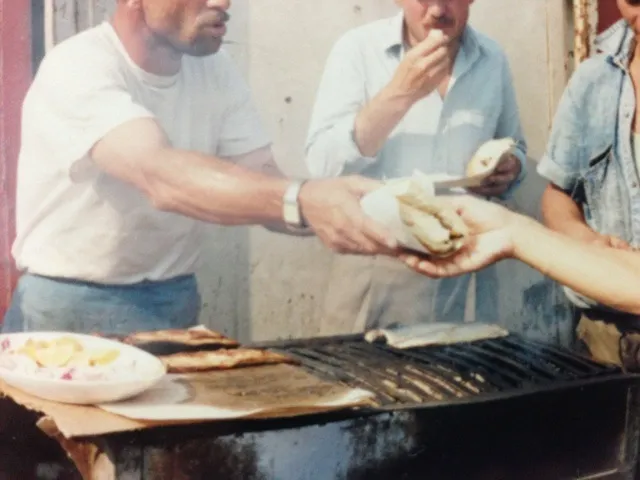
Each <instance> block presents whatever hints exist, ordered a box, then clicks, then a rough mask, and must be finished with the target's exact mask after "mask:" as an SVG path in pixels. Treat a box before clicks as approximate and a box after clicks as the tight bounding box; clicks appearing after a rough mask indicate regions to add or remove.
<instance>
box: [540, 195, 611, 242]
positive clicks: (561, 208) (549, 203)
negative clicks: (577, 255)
mask: <svg viewBox="0 0 640 480" xmlns="http://www.w3.org/2000/svg"><path fill="white" fill-rule="evenodd" d="M541 204H542V218H543V221H544V224H545V225H546V226H547V227H549V228H550V229H551V230H554V231H556V232H560V233H563V234H565V235H568V236H570V237H571V238H575V239H576V240H583V241H589V240H593V239H594V238H595V237H597V236H598V234H597V233H596V232H595V231H594V230H593V229H592V228H591V227H589V225H587V222H586V221H585V218H584V214H583V213H582V210H581V209H580V207H579V206H578V205H577V204H576V202H574V201H573V199H572V198H571V197H570V196H569V195H568V194H567V193H565V192H563V191H562V190H560V189H559V188H558V187H556V186H554V185H550V186H548V187H547V188H546V190H545V191H544V193H543V195H542V201H541Z"/></svg>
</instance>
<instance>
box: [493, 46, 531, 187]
mask: <svg viewBox="0 0 640 480" xmlns="http://www.w3.org/2000/svg"><path fill="white" fill-rule="evenodd" d="M502 65H503V68H502V85H503V87H502V111H501V112H500V117H499V118H498V125H497V128H496V138H506V137H511V138H513V139H514V140H515V141H516V149H515V152H514V153H515V155H516V157H518V160H520V166H521V169H520V175H518V178H516V179H515V180H514V181H513V182H512V183H511V185H510V186H509V188H508V190H507V191H506V192H505V193H504V194H502V195H501V196H500V198H501V199H508V198H510V197H511V196H512V195H513V193H514V192H515V190H516V189H517V188H518V187H519V186H520V184H521V183H522V181H523V180H524V179H525V177H526V176H527V142H526V140H525V138H524V134H523V133H522V125H521V123H520V111H519V108H518V102H517V100H516V92H515V88H514V86H513V77H512V75H511V69H510V68H509V63H508V61H507V59H506V57H505V58H504V61H503V64H502Z"/></svg>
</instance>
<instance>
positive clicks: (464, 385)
mask: <svg viewBox="0 0 640 480" xmlns="http://www.w3.org/2000/svg"><path fill="white" fill-rule="evenodd" d="M320 340H321V339H314V340H313V341H310V342H295V343H290V344H284V345H283V344H279V345H278V347H277V348H275V349H276V350H279V351H281V352H282V353H285V354H287V355H289V356H292V357H294V358H296V359H297V360H299V361H300V362H301V363H302V365H303V366H304V367H305V368H307V369H308V370H310V371H311V372H313V373H314V374H316V375H318V376H320V377H323V378H325V379H327V380H332V381H338V382H341V383H344V384H347V385H349V386H352V387H359V388H364V389H367V390H369V391H371V392H373V393H374V394H375V395H376V397H377V403H378V406H379V407H381V408H394V409H397V408H399V407H403V406H406V407H415V406H417V405H424V404H433V403H440V402H443V403H451V402H456V401H459V402H464V401H469V400H472V399H479V398H489V397H492V396H504V395H505V394H514V393H524V392H527V391H530V390H540V389H545V388H555V387H559V386H561V385H566V384H567V383H572V382H580V381H585V380H592V379H601V378H603V377H613V376H616V377H617V376H618V375H620V374H621V372H620V371H619V370H618V369H617V368H615V367H608V366H603V365H600V364H598V363H595V362H592V361H590V360H589V359H587V358H584V357H581V356H579V355H576V354H573V353H571V352H570V351H567V350H564V349H562V348H557V347H554V346H550V345H547V344H544V343H541V342H537V341H533V340H529V339H526V338H523V337H520V336H516V335H510V336H508V337H504V338H499V339H490V340H481V341H476V342H472V343H464V344H462V343H461V344H455V345H443V346H430V347H422V348H414V349H408V350H397V349H393V348H389V347H387V346H385V345H381V344H369V343H367V342H365V341H364V340H362V337H342V338H339V337H337V338H334V339H326V341H324V342H323V341H320ZM272 348H273V347H272Z"/></svg>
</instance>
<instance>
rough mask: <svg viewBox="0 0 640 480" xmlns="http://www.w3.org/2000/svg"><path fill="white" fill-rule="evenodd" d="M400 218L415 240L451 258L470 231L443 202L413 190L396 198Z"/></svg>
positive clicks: (437, 253)
mask: <svg viewBox="0 0 640 480" xmlns="http://www.w3.org/2000/svg"><path fill="white" fill-rule="evenodd" d="M397 198H398V202H399V211H400V218H401V219H402V222H403V223H404V224H405V225H406V226H407V227H408V228H409V230H410V231H411V233H412V234H413V235H414V236H415V237H416V239H417V240H418V241H419V242H420V243H421V244H422V245H423V246H424V247H425V248H426V249H427V250H428V251H429V252H431V253H433V254H434V255H437V256H446V255H451V254H453V253H455V252H457V251H458V250H460V249H461V248H462V247H464V245H465V242H466V238H467V236H468V235H469V229H468V228H467V226H466V224H465V223H464V221H463V220H462V218H461V217H460V215H458V212H456V211H455V210H454V209H453V208H452V207H450V206H449V205H447V204H446V203H445V202H443V201H442V199H440V198H437V197H435V196H432V195H428V194H425V193H424V192H423V191H419V192H418V191H412V192H407V193H405V194H402V195H398V197H397Z"/></svg>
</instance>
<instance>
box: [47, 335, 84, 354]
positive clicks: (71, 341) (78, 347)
mask: <svg viewBox="0 0 640 480" xmlns="http://www.w3.org/2000/svg"><path fill="white" fill-rule="evenodd" d="M53 344H54V345H60V346H63V345H71V346H72V347H73V350H74V351H75V352H81V351H82V350H83V347H82V344H81V343H80V342H79V341H78V340H76V339H75V338H73V337H60V338H57V339H55V340H54V341H53Z"/></svg>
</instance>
